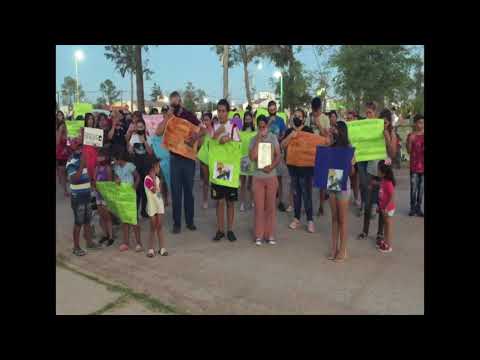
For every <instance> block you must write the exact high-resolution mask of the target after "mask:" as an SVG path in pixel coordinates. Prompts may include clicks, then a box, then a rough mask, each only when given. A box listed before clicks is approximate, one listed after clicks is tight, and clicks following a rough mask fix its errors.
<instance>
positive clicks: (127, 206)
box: [96, 181, 143, 225]
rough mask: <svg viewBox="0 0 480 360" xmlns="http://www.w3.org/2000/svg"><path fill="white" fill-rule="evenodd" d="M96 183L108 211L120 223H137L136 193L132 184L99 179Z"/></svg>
mask: <svg viewBox="0 0 480 360" xmlns="http://www.w3.org/2000/svg"><path fill="white" fill-rule="evenodd" d="M96 184H97V190H98V191H99V192H100V194H102V197H103V198H104V199H105V201H106V202H107V207H108V208H109V209H110V211H111V212H113V213H114V214H115V215H117V216H118V217H119V218H120V221H121V222H122V223H125V224H132V225H137V194H136V191H135V190H134V189H133V186H132V185H131V184H128V183H120V185H117V184H116V183H115V182H113V181H99V182H97V183H96ZM140 186H143V184H141V185H140Z"/></svg>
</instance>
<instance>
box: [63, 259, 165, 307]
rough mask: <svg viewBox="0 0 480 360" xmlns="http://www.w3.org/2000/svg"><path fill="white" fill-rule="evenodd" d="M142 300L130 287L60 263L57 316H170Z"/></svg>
mask: <svg viewBox="0 0 480 360" xmlns="http://www.w3.org/2000/svg"><path fill="white" fill-rule="evenodd" d="M122 290H123V291H122ZM142 300H143V301H140V300H139V299H138V298H137V296H135V294H133V295H132V294H131V292H130V291H129V290H128V289H122V288H119V287H118V286H112V285H108V284H106V283H104V282H103V281H101V280H98V279H94V278H93V277H92V276H89V275H86V274H81V273H79V272H78V270H73V269H71V268H68V267H67V266H65V265H63V264H60V265H58V264H57V267H56V313H57V315H167V312H164V311H163V312H162V309H159V307H158V306H155V304H153V305H152V304H151V303H149V302H148V300H144V299H142Z"/></svg>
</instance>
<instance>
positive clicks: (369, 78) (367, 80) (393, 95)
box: [330, 45, 416, 111]
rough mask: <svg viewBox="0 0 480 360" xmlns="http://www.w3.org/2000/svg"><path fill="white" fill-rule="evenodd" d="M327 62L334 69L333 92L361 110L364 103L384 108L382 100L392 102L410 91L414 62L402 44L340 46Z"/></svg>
mask: <svg viewBox="0 0 480 360" xmlns="http://www.w3.org/2000/svg"><path fill="white" fill-rule="evenodd" d="M330 63H331V65H332V66H333V67H335V68H336V80H335V82H334V84H335V90H336V91H337V93H338V94H340V95H341V96H343V97H345V98H346V99H349V100H350V101H353V102H354V105H355V109H356V110H357V111H360V108H361V104H362V103H363V102H365V101H368V100H373V101H376V102H378V103H379V105H380V107H384V106H385V99H388V100H389V101H395V100H397V99H399V97H401V94H402V92H405V91H409V89H411V87H412V84H413V80H412V78H411V76H410V73H411V69H412V66H413V65H414V64H415V63H416V60H415V58H414V56H412V54H411V52H410V51H409V50H408V48H407V47H405V46H403V45H342V46H339V48H338V51H336V53H335V54H333V55H332V57H331V60H330Z"/></svg>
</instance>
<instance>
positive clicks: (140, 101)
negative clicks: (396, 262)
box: [135, 45, 145, 112]
mask: <svg viewBox="0 0 480 360" xmlns="http://www.w3.org/2000/svg"><path fill="white" fill-rule="evenodd" d="M135 69H136V71H135V75H136V76H137V107H138V111H142V112H143V111H145V99H144V97H143V66H142V45H135Z"/></svg>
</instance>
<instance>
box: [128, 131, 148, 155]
mask: <svg viewBox="0 0 480 360" xmlns="http://www.w3.org/2000/svg"><path fill="white" fill-rule="evenodd" d="M145 140H146V142H148V144H149V145H152V140H151V139H150V136H148V135H147V136H146V139H145ZM130 145H131V146H132V147H133V152H134V153H135V154H137V155H145V154H146V153H147V149H146V148H145V145H144V144H142V143H141V141H140V136H139V135H138V134H133V135H132V137H131V138H130Z"/></svg>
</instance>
